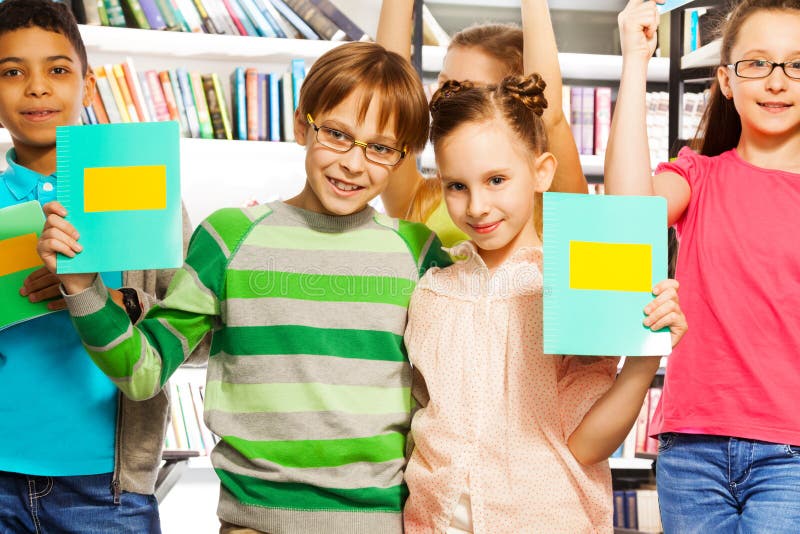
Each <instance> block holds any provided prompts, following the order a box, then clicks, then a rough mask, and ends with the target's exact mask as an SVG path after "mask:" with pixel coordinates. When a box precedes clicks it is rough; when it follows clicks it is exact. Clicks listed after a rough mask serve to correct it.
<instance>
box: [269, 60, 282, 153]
mask: <svg viewBox="0 0 800 534" xmlns="http://www.w3.org/2000/svg"><path fill="white" fill-rule="evenodd" d="M280 81H281V75H280V74H279V73H275V72H271V73H270V74H269V140H270V141H280V140H281V84H280Z"/></svg>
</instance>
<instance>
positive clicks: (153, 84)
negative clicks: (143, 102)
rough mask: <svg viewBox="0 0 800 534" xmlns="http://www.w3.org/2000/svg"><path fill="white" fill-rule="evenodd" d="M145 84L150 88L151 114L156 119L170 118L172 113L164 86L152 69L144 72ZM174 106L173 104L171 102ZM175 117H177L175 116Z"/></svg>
mask: <svg viewBox="0 0 800 534" xmlns="http://www.w3.org/2000/svg"><path fill="white" fill-rule="evenodd" d="M144 79H145V84H142V85H143V86H146V87H148V88H149V90H150V98H151V100H152V102H153V115H154V116H155V118H156V120H158V121H168V120H172V119H173V117H172V114H171V113H170V110H169V107H168V106H167V99H166V96H165V95H164V87H163V86H162V84H161V80H159V79H158V73H157V72H156V71H154V70H148V71H146V72H145V73H144ZM173 106H174V104H173ZM175 118H176V119H177V117H175Z"/></svg>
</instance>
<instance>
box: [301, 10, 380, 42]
mask: <svg viewBox="0 0 800 534" xmlns="http://www.w3.org/2000/svg"><path fill="white" fill-rule="evenodd" d="M309 1H310V2H311V3H312V4H314V6H316V8H317V9H319V10H320V11H321V12H322V13H323V14H324V15H325V16H326V17H328V18H329V19H330V20H331V22H333V23H334V24H336V25H337V26H338V27H339V28H340V29H341V30H342V31H343V32H344V33H345V35H347V38H348V39H350V40H351V41H367V40H369V38H370V37H369V35H367V34H366V32H365V31H364V30H362V29H361V28H359V27H358V25H357V24H356V23H355V22H353V21H352V20H351V19H350V18H349V17H348V16H347V15H345V14H344V13H342V11H341V10H340V9H339V8H338V7H336V6H335V5H334V4H333V2H331V1H330V0H309Z"/></svg>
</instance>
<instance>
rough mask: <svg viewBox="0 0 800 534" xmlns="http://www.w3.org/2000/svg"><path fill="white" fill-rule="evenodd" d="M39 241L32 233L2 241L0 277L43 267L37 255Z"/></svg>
mask: <svg viewBox="0 0 800 534" xmlns="http://www.w3.org/2000/svg"><path fill="white" fill-rule="evenodd" d="M38 239H39V238H38V237H36V234H35V233H30V234H24V235H20V236H16V237H12V238H10V239H4V240H3V241H0V276H5V275H7V274H11V273H18V272H19V271H24V270H26V269H32V268H33V267H38V266H40V265H42V259H41V258H40V257H39V255H38V254H37V253H36V241H37V240H38Z"/></svg>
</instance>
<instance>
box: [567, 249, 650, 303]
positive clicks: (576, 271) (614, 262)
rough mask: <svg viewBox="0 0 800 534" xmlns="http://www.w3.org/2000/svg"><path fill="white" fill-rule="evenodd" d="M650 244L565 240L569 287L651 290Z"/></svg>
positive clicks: (597, 289) (599, 289)
mask: <svg viewBox="0 0 800 534" xmlns="http://www.w3.org/2000/svg"><path fill="white" fill-rule="evenodd" d="M651 249H652V247H651V246H650V245H635V244H634V245H631V244H624V243H595V242H588V241H570V242H569V287H570V288H571V289H589V290H595V291H643V292H645V291H646V292H648V293H649V292H650V291H651V290H652V283H651V281H652V280H651V277H652V250H651Z"/></svg>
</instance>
